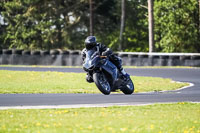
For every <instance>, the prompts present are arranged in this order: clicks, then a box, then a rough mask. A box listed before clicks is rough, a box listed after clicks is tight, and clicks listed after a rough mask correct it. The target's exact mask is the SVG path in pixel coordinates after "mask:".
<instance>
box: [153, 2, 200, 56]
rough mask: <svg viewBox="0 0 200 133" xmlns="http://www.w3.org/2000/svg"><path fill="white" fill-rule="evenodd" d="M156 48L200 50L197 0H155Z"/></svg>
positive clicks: (178, 50)
mask: <svg viewBox="0 0 200 133" xmlns="http://www.w3.org/2000/svg"><path fill="white" fill-rule="evenodd" d="M154 15H155V40H156V49H157V51H161V52H200V37H199V34H198V29H199V28H198V23H199V22H198V21H199V20H198V1H197V0H155V3H154Z"/></svg>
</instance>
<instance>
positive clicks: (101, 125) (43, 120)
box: [0, 103, 200, 133]
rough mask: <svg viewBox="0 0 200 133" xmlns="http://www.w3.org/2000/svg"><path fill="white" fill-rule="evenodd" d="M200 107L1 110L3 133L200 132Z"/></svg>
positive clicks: (199, 105)
mask: <svg viewBox="0 0 200 133" xmlns="http://www.w3.org/2000/svg"><path fill="white" fill-rule="evenodd" d="M199 118H200V104H199V103H176V104H155V105H148V106H126V107H115V106H114V107H107V108H79V109H42V110H38V109H36V110H0V132H2V133H3V132H20V133H24V132H31V133H51V132H58V133H66V132H72V133H83V132H85V133H86V132H94V133H120V132H125V133H129V132H130V133H146V132H148V133H172V132H173V133H186V132H187V133H200V120H199Z"/></svg>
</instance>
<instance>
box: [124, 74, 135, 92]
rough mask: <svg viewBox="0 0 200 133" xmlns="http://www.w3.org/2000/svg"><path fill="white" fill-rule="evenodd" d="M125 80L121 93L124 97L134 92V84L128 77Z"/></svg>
mask: <svg viewBox="0 0 200 133" xmlns="http://www.w3.org/2000/svg"><path fill="white" fill-rule="evenodd" d="M127 80H128V81H127V84H126V85H124V86H123V88H122V89H121V91H122V92H123V93H124V94H126V95H131V94H132V93H133V92H134V84H133V81H132V80H131V78H130V77H128V79H127Z"/></svg>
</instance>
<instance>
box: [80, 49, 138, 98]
mask: <svg viewBox="0 0 200 133" xmlns="http://www.w3.org/2000/svg"><path fill="white" fill-rule="evenodd" d="M83 69H84V70H85V71H86V72H89V73H90V74H91V75H92V78H93V80H94V82H95V84H96V86H97V88H98V89H99V90H100V91H101V92H102V93H103V94H105V95H109V94H110V92H114V91H116V90H118V89H120V90H121V91H122V92H123V93H124V94H132V93H133V92H134V84H133V82H132V80H131V78H130V76H127V77H124V76H123V75H122V73H121V72H119V71H118V69H117V67H116V66H115V65H114V64H113V63H112V62H111V61H109V60H108V57H107V56H100V55H99V50H96V48H93V49H91V50H88V51H87V52H86V59H85V62H84V63H83Z"/></svg>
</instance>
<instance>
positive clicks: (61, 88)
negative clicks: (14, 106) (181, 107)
mask: <svg viewBox="0 0 200 133" xmlns="http://www.w3.org/2000/svg"><path fill="white" fill-rule="evenodd" d="M85 75H86V74H85V73H63V72H31V71H26V72H24V71H7V70H0V93H100V92H99V90H98V89H97V87H96V86H95V84H94V83H87V82H86V81H85ZM131 78H132V80H133V82H134V84H135V92H149V91H162V90H175V89H178V88H181V87H183V86H186V85H188V84H187V83H176V82H173V81H172V80H171V79H163V78H155V77H135V76H132V77H131Z"/></svg>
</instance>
